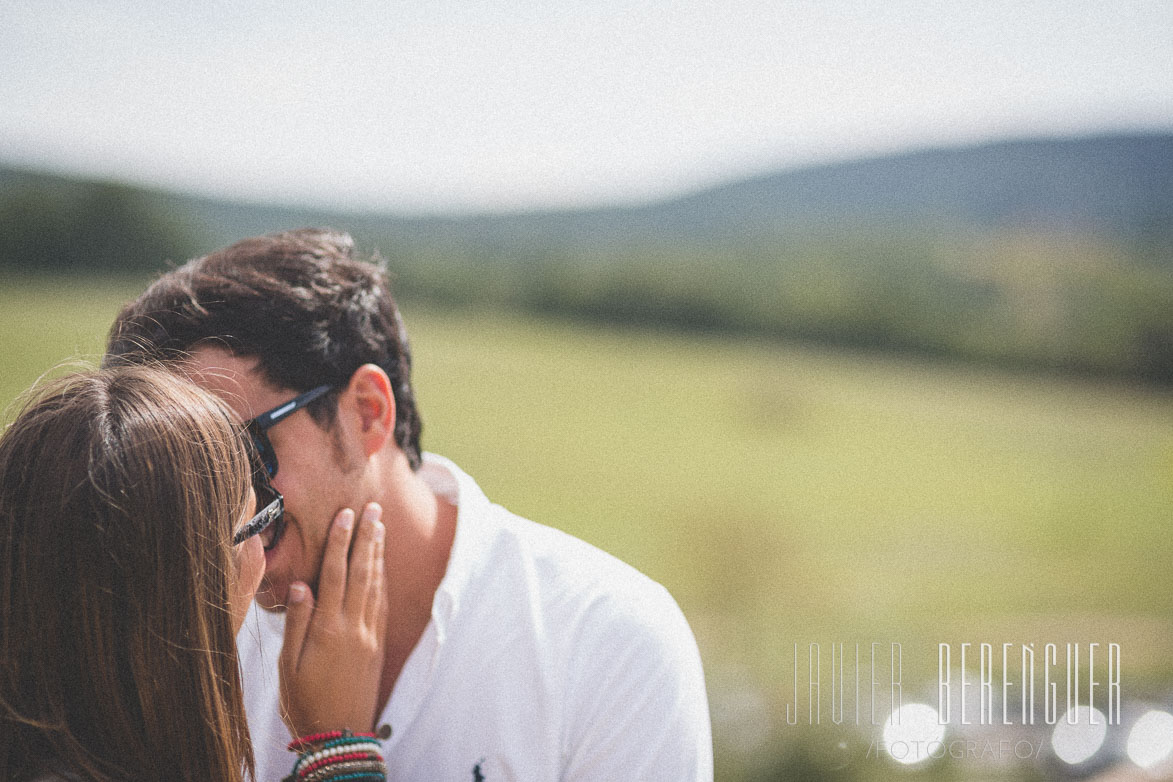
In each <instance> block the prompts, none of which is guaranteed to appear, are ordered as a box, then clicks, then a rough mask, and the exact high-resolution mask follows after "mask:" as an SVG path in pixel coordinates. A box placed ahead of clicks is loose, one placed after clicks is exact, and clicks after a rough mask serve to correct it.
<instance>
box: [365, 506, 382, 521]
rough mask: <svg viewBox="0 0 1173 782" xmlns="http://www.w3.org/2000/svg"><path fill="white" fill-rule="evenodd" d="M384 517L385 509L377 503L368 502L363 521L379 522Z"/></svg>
mask: <svg viewBox="0 0 1173 782" xmlns="http://www.w3.org/2000/svg"><path fill="white" fill-rule="evenodd" d="M382 515H383V508H382V506H381V505H379V503H377V502H368V503H367V505H366V507H365V508H363V509H362V518H363V521H378V520H379V517H380V516H382Z"/></svg>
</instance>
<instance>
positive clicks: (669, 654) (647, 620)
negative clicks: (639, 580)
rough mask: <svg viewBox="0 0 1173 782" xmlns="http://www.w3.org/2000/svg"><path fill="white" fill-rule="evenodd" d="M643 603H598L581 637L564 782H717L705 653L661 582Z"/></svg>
mask: <svg viewBox="0 0 1173 782" xmlns="http://www.w3.org/2000/svg"><path fill="white" fill-rule="evenodd" d="M649 586H654V590H651V591H650V592H649V593H648V594H645V597H644V599H643V600H641V601H639V602H636V603H634V604H623V605H620V604H619V602H620V601H618V600H614V599H607V600H602V601H599V602H598V603H597V604H596V605H594V606H592V609H591V611H590V612H589V615H588V617H587V620H586V622H584V625H583V628H582V630H581V632H580V634H579V637H578V639H577V640H576V644H575V648H574V651H573V654H572V660H571V665H570V674H569V675H570V682H569V687H568V697H567V700H566V704H565V705H566V709H567V712H566V721H565V725H566V735H564V736H563V753H564V758H565V759H566V762H565V765H564V768H565V773H564V775H563V777H562V782H604V780H606V782H622V781H623V780H632V781H634V780H640V781H641V782H643V781H645V780H651V779H665V780H667V779H671V780H674V781H676V780H679V781H680V782H686V781H687V782H692V781H694V780H695V782H712V779H713V741H712V733H711V728H710V724H709V707H708V699H707V698H706V696H705V681H704V673H703V672H702V670H701V660H700V653H699V652H698V651H697V646H696V640H695V639H694V638H693V635H692V631H691V630H690V629H689V627H688V622H687V621H686V620H685V618H684V615H683V614H682V613H681V612H680V609H679V607H677V605H676V602H675V601H674V600H673V599H672V597H671V596H670V595H669V594H668V592H667V591H666V590H665V589H664V588H663V587H661V586H660V585H658V584H654V585H652V584H649Z"/></svg>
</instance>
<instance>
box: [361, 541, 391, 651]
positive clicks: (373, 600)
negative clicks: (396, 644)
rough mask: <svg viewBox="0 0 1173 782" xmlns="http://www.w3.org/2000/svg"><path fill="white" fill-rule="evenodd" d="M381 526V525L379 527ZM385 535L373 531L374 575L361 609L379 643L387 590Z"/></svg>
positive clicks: (381, 639)
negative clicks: (384, 571) (384, 574)
mask: <svg viewBox="0 0 1173 782" xmlns="http://www.w3.org/2000/svg"><path fill="white" fill-rule="evenodd" d="M380 526H381V525H380ZM386 540H387V535H386V529H385V528H384V529H383V530H382V531H380V530H378V529H376V530H375V554H374V557H375V560H374V563H373V564H374V568H375V570H374V573H373V575H372V578H371V588H370V591H368V592H367V601H366V606H364V608H363V622H364V623H365V624H366V625H367V626H368V627H371V628H373V629H374V631H375V637H376V638H378V639H379V643H380V644H382V643H383V628H384V625H383V619H384V615H385V614H386V613H387V612H386V611H385V610H383V607H384V605H385V600H386V598H387V590H386V587H385V586H384V584H383V569H384V563H385V560H384V559H383V551H384V546H385V545H386Z"/></svg>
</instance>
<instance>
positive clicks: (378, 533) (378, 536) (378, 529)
mask: <svg viewBox="0 0 1173 782" xmlns="http://www.w3.org/2000/svg"><path fill="white" fill-rule="evenodd" d="M385 531H386V527H384V526H383V522H381V521H376V522H375V530H374V535H375V540H376V541H380V540H382V539H383V533H384V532H385Z"/></svg>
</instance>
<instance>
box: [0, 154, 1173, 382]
mask: <svg viewBox="0 0 1173 782" xmlns="http://www.w3.org/2000/svg"><path fill="white" fill-rule="evenodd" d="M303 225H331V226H334V227H338V228H342V229H345V230H348V231H350V232H351V233H353V234H354V235H355V237H356V239H358V241H359V242H360V244H361V245H363V246H364V247H367V248H370V249H375V248H377V249H378V250H379V251H380V252H381V253H382V254H383V255H384V256H385V257H387V258H388V259H389V261H390V266H391V268H392V269H393V271H394V272H395V274H396V279H397V285H398V286H399V289H400V291H401V293H403V294H404V295H406V296H414V297H423V298H428V299H431V300H436V301H443V302H447V303H452V304H461V305H478V306H480V305H492V306H502V307H509V308H519V309H526V310H534V311H541V312H549V313H557V314H561V315H570V316H574V317H585V318H591V319H596V320H606V321H615V322H624V323H641V324H654V325H656V326H659V327H671V328H689V329H717V330H723V331H734V332H741V333H747V334H756V335H763V336H783V337H787V338H802V339H811V340H818V341H822V342H831V343H836V344H847V345H853V346H858V347H869V348H877V349H886V350H900V351H907V352H917V353H924V354H933V355H940V356H949V357H956V358H961V359H965V360H976V361H983V362H994V363H1000V364H1013V365H1025V366H1031V367H1040V368H1047V369H1053V370H1061V371H1069V372H1091V373H1097V374H1112V375H1123V376H1129V377H1134V378H1140V379H1144V380H1147V381H1153V382H1160V383H1173V134H1163V135H1160V134H1137V135H1112V136H1100V137H1092V138H1078V139H1035V140H1025V141H1012V142H1001V143H995V144H987V145H981V146H973V147H965V148H952V149H932V150H922V151H917V152H910V153H906V154H900V155H891V156H885V157H879V158H873V159H866V160H857V161H850V162H844V163H836V164H830V165H823V166H817V167H810V168H804V169H797V170H790V171H783V172H780V173H775V174H770V175H765V176H760V177H756V178H753V179H747V180H743V181H737V182H731V183H728V184H725V185H721V186H718V187H713V188H709V189H706V190H703V191H699V192H696V193H693V194H691V195H687V196H685V197H681V198H676V199H672V200H666V201H662V202H657V203H651V204H647V205H642V206H629V207H616V208H604V209H592V210H576V211H550V212H534V213H525V214H482V215H440V216H429V217H404V216H397V215H391V214H372V213H347V212H339V211H323V210H317V209H313V208H308V207H288V206H265V205H255V204H245V203H236V202H231V201H227V200H216V199H209V198H200V197H193V196H188V195H182V194H176V193H168V192H162V191H159V190H151V189H146V188H140V187H133V186H129V185H124V184H115V183H102V182H92V181H84V180H80V179H71V178H67V177H61V176H53V175H48V174H44V173H37V172H29V171H22V170H18V169H13V168H0V272H3V271H5V270H7V271H10V272H12V271H20V272H40V271H52V272H67V273H85V272H101V273H109V272H117V271H126V272H141V271H144V270H159V269H162V268H164V267H165V262H166V261H172V262H175V261H180V260H182V259H184V258H187V257H190V256H192V255H196V254H200V253H202V252H205V251H208V250H210V249H213V248H215V247H218V246H222V245H224V244H227V243H229V242H231V241H234V240H236V239H238V238H241V237H244V236H250V235H254V234H259V233H267V232H270V231H275V230H281V229H284V228H291V227H297V226H303Z"/></svg>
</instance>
